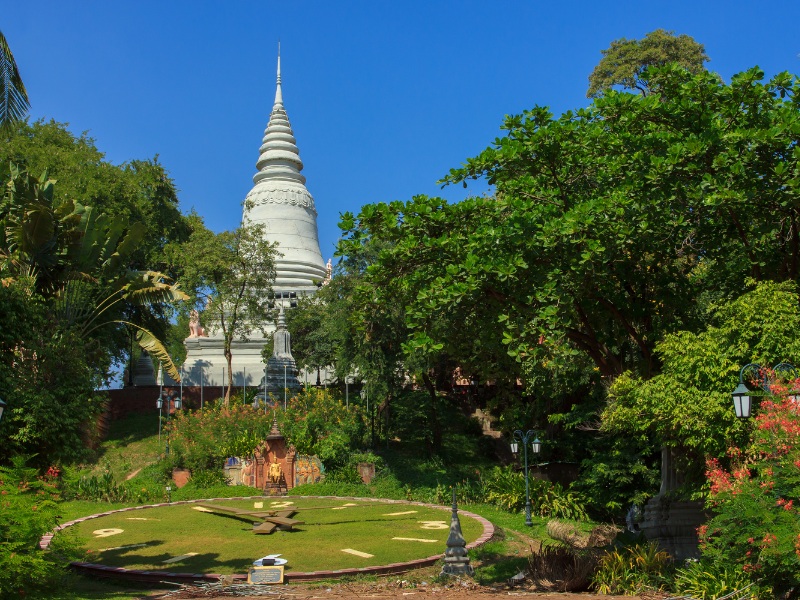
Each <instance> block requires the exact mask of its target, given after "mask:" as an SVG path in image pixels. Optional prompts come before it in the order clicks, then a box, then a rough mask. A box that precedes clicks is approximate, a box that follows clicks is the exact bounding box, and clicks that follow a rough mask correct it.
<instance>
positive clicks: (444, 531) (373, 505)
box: [43, 496, 493, 580]
mask: <svg viewBox="0 0 800 600" xmlns="http://www.w3.org/2000/svg"><path fill="white" fill-rule="evenodd" d="M202 504H212V505H213V506H214V507H224V508H233V509H239V510H246V511H290V510H291V511H296V512H295V513H294V514H293V515H292V516H291V519H295V520H297V521H301V522H302V524H295V525H293V526H292V528H291V529H290V530H280V529H275V530H274V531H273V532H272V533H270V534H255V533H253V526H254V524H255V523H259V522H261V520H260V519H258V518H255V517H251V516H248V515H243V514H238V515H236V514H231V513H226V512H223V511H221V510H218V509H214V508H212V509H211V510H210V509H209V508H207V507H203V506H201V505H202ZM283 514H285V513H283ZM450 518H451V509H450V508H449V507H440V506H433V505H427V504H421V503H412V502H402V501H395V500H380V499H363V498H362V499H349V498H331V497H297V496H290V497H281V498H274V497H272V498H271V497H262V496H257V497H250V498H234V499H214V500H196V501H189V502H180V503H178V502H176V503H173V504H161V505H153V506H144V507H134V508H132V509H122V510H119V511H112V512H109V513H101V514H100V515H92V516H91V517H85V518H83V519H77V520H75V521H72V522H70V523H66V524H64V525H62V526H61V529H63V528H65V527H69V528H70V530H71V531H73V532H74V533H75V534H76V535H77V536H78V538H79V540H80V542H81V544H82V545H83V547H84V548H85V549H86V550H87V552H88V558H87V561H89V563H91V564H89V563H78V564H77V566H78V567H79V568H81V569H83V570H87V568H88V570H91V568H92V567H94V566H96V567H97V568H98V569H100V570H102V571H103V572H104V573H105V574H111V575H113V574H118V575H123V576H125V575H128V576H130V575H136V574H137V573H141V572H151V573H152V576H156V577H157V576H159V575H162V576H163V577H162V578H165V579H166V578H170V577H169V575H175V574H176V573H178V574H187V575H186V577H188V578H195V579H196V578H198V577H200V576H205V577H204V578H212V579H214V578H217V576H218V575H228V574H246V573H247V570H248V569H249V568H250V566H252V564H253V561H254V560H256V559H259V558H261V557H263V556H266V555H269V554H280V555H281V558H284V559H286V560H287V561H288V562H287V564H286V565H285V576H286V579H288V580H291V579H294V578H296V579H310V578H314V577H325V576H337V575H342V574H347V573H348V572H351V573H364V572H367V573H369V572H373V573H382V572H397V571H402V570H408V569H410V568H414V567H418V566H423V564H431V563H432V562H434V561H435V560H436V559H437V558H439V557H440V555H441V554H443V553H444V551H445V549H446V542H447V538H448V535H449V533H450ZM459 519H460V522H461V530H462V532H463V534H464V539H465V540H466V542H467V544H468V547H474V546H477V545H479V544H481V543H483V542H485V541H486V540H487V539H488V538H489V537H490V536H491V535H492V532H493V528H492V526H491V524H490V523H489V522H488V521H486V520H485V519H482V518H481V517H478V516H477V515H472V514H471V513H466V512H463V511H459ZM43 542H44V543H45V545H46V544H47V543H48V542H49V538H47V536H46V538H45V540H44V541H43ZM408 563H412V564H410V565H409V564H408ZM331 571H338V573H335V574H331V573H330V572H331ZM342 571H344V573H342ZM293 575H294V577H293ZM143 578H146V577H143Z"/></svg>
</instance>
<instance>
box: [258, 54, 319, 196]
mask: <svg viewBox="0 0 800 600" xmlns="http://www.w3.org/2000/svg"><path fill="white" fill-rule="evenodd" d="M280 52H281V50H280V43H279V44H278V77H277V82H276V86H275V104H274V106H273V107H272V114H270V117H269V123H268V124H267V129H266V131H264V139H263V140H262V143H261V148H259V154H260V156H259V157H258V162H257V163H256V168H257V169H258V173H256V174H255V175H254V176H253V183H255V184H258V183H259V182H260V181H264V180H268V179H275V180H281V181H293V182H297V183H299V184H300V185H302V186H303V188H302V189H301V193H304V195H305V196H308V200H307V203H308V204H309V205H310V206H311V207H312V208H313V205H314V201H313V200H312V199H311V195H310V194H309V193H308V190H306V189H305V182H306V178H305V177H303V175H302V174H301V173H300V171H302V170H303V161H302V160H300V151H299V150H298V149H297V142H296V140H295V139H294V132H292V126H291V124H290V123H289V116H288V115H287V114H286V109H285V108H284V107H283V90H282V89H281V54H280Z"/></svg>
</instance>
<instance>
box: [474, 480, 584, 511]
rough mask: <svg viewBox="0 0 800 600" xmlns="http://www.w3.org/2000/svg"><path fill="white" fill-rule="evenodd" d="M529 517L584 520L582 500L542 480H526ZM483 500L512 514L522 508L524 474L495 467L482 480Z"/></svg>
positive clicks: (523, 500)
mask: <svg viewBox="0 0 800 600" xmlns="http://www.w3.org/2000/svg"><path fill="white" fill-rule="evenodd" d="M528 484H529V487H530V498H531V514H535V515H538V516H540V517H555V518H561V519H574V520H581V519H587V518H588V516H587V514H586V509H585V508H584V505H583V500H582V499H581V497H580V496H579V495H577V494H575V493H574V492H570V491H566V490H564V488H563V487H561V485H559V484H557V483H551V482H549V481H544V480H542V479H535V478H532V477H531V478H530V479H529V481H528ZM483 488H484V498H485V500H486V501H487V502H489V503H491V504H496V505H497V506H499V507H501V508H504V509H506V510H509V511H512V512H518V511H520V510H522V509H523V508H524V507H525V475H524V474H523V473H522V472H519V471H515V470H514V469H513V468H512V467H506V468H505V469H503V468H501V467H495V468H494V469H492V471H491V472H490V474H489V476H488V477H487V478H486V479H485V480H483Z"/></svg>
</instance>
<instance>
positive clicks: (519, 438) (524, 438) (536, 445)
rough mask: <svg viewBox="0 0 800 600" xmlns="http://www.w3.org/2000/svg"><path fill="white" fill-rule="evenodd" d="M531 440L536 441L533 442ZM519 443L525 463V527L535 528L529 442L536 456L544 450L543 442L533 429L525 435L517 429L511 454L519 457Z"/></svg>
mask: <svg viewBox="0 0 800 600" xmlns="http://www.w3.org/2000/svg"><path fill="white" fill-rule="evenodd" d="M531 438H534V439H533V440H531ZM517 442H522V446H523V456H524V461H525V462H524V464H525V525H527V526H528V527H533V521H531V488H530V482H529V479H528V442H530V444H531V449H532V450H533V452H534V454H538V453H539V450H541V449H542V442H540V441H539V438H538V437H536V433H535V432H534V431H533V430H532V429H529V430H528V431H527V432H525V433H522V430H521V429H517V430H516V431H515V432H514V441H512V442H511V452H512V453H513V454H514V456H517V454H518V452H519V444H518V443H517Z"/></svg>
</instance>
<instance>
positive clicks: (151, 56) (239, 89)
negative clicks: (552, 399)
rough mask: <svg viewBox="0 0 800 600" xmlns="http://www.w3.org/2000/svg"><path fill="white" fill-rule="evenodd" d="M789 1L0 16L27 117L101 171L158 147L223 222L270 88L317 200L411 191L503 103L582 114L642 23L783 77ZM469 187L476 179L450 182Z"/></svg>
mask: <svg viewBox="0 0 800 600" xmlns="http://www.w3.org/2000/svg"><path fill="white" fill-rule="evenodd" d="M798 23H800V3H799V2H797V1H796V0H788V1H784V2H775V1H770V0H762V1H759V2H755V1H742V0H725V1H722V0H693V1H691V2H687V1H684V0H672V1H668V2H665V1H661V0H638V1H619V2H617V1H608V0H607V1H606V2H597V1H595V2H588V1H577V0H576V1H570V0H564V1H561V2H539V1H535V0H526V1H523V0H517V1H503V0H491V1H489V0H484V1H483V2H478V1H469V2H455V1H452V2H443V1H440V2H437V1H435V0H427V1H409V0H405V1H400V2H398V1H395V2H387V1H380V0H371V1H363V2H347V1H339V2H331V1H330V0H328V1H322V0H320V1H312V0H305V1H292V0H284V1H283V2H270V1H265V0H262V1H261V2H245V1H238V0H229V1H227V2H204V1H202V0H195V1H193V2H187V1H177V0H158V1H155V0H138V1H136V2H133V1H127V0H118V1H114V2H109V1H108V0H103V1H95V0H83V1H78V0H73V1H71V2H69V1H64V0H61V1H59V2H53V1H30V2H14V3H13V6H6V7H5V8H4V9H3V11H2V20H0V29H1V30H2V31H3V33H4V34H5V36H6V38H7V39H8V41H9V43H10V45H11V48H12V51H13V52H14V55H15V57H16V60H17V64H18V65H19V67H20V70H21V73H22V76H23V79H24V81H25V83H26V86H27V88H28V92H29V95H30V99H31V103H32V109H31V117H32V118H33V119H38V118H40V117H44V118H46V119H50V118H53V119H56V120H57V121H61V122H67V123H69V124H70V128H71V130H72V131H73V132H74V133H80V132H82V131H88V132H89V134H90V135H91V136H92V137H93V138H95V140H96V143H97V146H98V148H99V149H100V150H101V151H103V152H105V154H106V157H107V158H108V159H109V160H111V161H112V162H114V163H121V162H124V161H127V160H131V159H139V158H152V157H153V156H155V155H158V156H159V159H160V161H161V162H162V164H163V165H164V166H165V167H166V169H167V170H168V171H169V173H170V174H171V176H172V177H173V178H174V180H175V182H176V184H177V186H178V188H179V190H180V200H181V205H182V208H183V210H184V211H188V210H190V209H191V208H194V209H196V210H197V212H199V213H200V214H201V215H203V217H204V218H205V220H206V223H207V224H208V225H209V226H210V227H211V228H212V229H214V230H216V231H222V230H224V229H231V228H234V227H236V226H237V225H238V224H239V220H240V218H241V201H242V200H243V199H244V197H245V195H246V194H247V192H248V191H249V189H250V187H251V186H252V179H251V178H252V175H253V174H254V172H255V161H256V159H257V156H258V147H259V145H260V143H261V137H262V135H263V130H264V127H265V126H266V123H267V120H268V118H269V113H270V110H271V108H272V102H273V99H274V94H275V63H276V52H277V45H278V40H280V42H281V48H282V59H281V61H282V75H283V94H284V100H285V105H286V109H287V112H288V114H289V118H290V120H291V122H292V126H293V128H294V131H295V135H296V137H297V140H298V146H299V148H300V154H301V157H302V159H303V161H304V163H305V167H306V168H305V170H304V174H305V175H306V177H307V178H308V183H307V185H308V188H309V191H310V192H311V193H312V194H313V195H314V198H315V200H316V204H317V210H318V211H319V220H318V224H319V230H320V242H321V246H322V253H323V256H324V257H325V259H327V258H328V257H330V256H331V255H332V254H333V248H334V244H335V241H336V239H337V238H338V228H337V222H338V216H339V213H341V212H343V211H345V210H353V211H357V210H358V208H359V207H360V206H361V205H363V204H366V203H369V202H377V201H391V200H407V199H410V198H411V197H412V196H413V195H415V194H429V195H436V194H439V195H444V196H445V197H447V198H449V199H451V200H457V199H459V198H461V197H463V196H464V194H465V193H466V191H465V190H463V188H461V187H460V186H458V187H453V188H448V189H445V190H444V191H440V190H439V187H438V186H437V185H436V181H437V180H438V179H440V178H441V177H442V176H443V175H445V174H446V173H447V171H448V170H449V169H450V168H451V167H456V166H458V165H459V164H461V163H462V162H463V161H464V160H465V159H466V158H467V157H469V156H473V155H475V154H477V153H478V152H480V151H481V150H482V149H483V148H484V147H486V146H487V145H489V144H490V143H491V142H492V140H494V139H495V137H497V135H499V133H500V131H499V125H500V124H501V121H502V118H503V115H505V114H514V113H518V112H521V111H522V110H524V109H526V108H531V107H533V106H534V105H537V104H539V105H546V106H550V107H551V108H552V110H553V111H554V112H556V113H557V114H560V113H561V112H563V111H564V110H567V109H570V108H576V107H580V106H585V105H587V104H588V101H587V100H586V98H585V93H586V88H587V77H588V75H589V73H590V72H591V70H592V68H593V66H594V65H595V64H596V63H597V62H598V61H599V59H600V57H601V55H600V51H601V50H602V49H604V48H607V47H608V45H609V43H610V42H611V41H612V40H614V39H616V38H620V37H628V38H640V37H643V36H644V35H645V34H646V33H647V32H649V31H652V30H653V29H657V28H659V27H661V28H664V29H668V30H674V31H675V32H676V33H686V34H689V35H691V36H693V37H694V38H695V39H696V40H697V41H699V42H701V43H703V44H705V47H706V52H707V53H708V55H709V56H710V57H711V62H710V63H709V64H708V68H709V69H711V70H713V71H716V72H717V73H719V74H720V75H722V76H723V77H724V78H725V79H726V80H729V79H730V77H731V75H733V74H735V73H737V72H740V71H743V70H745V69H747V68H750V67H752V66H754V65H759V66H760V67H762V68H763V69H764V70H765V71H766V73H767V75H772V74H775V73H777V72H780V71H790V72H792V73H800V58H799V57H798V55H799V54H800V35H798V29H797V27H798ZM473 190H474V191H477V192H480V191H481V189H480V187H477V188H471V189H470V190H469V191H473Z"/></svg>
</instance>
